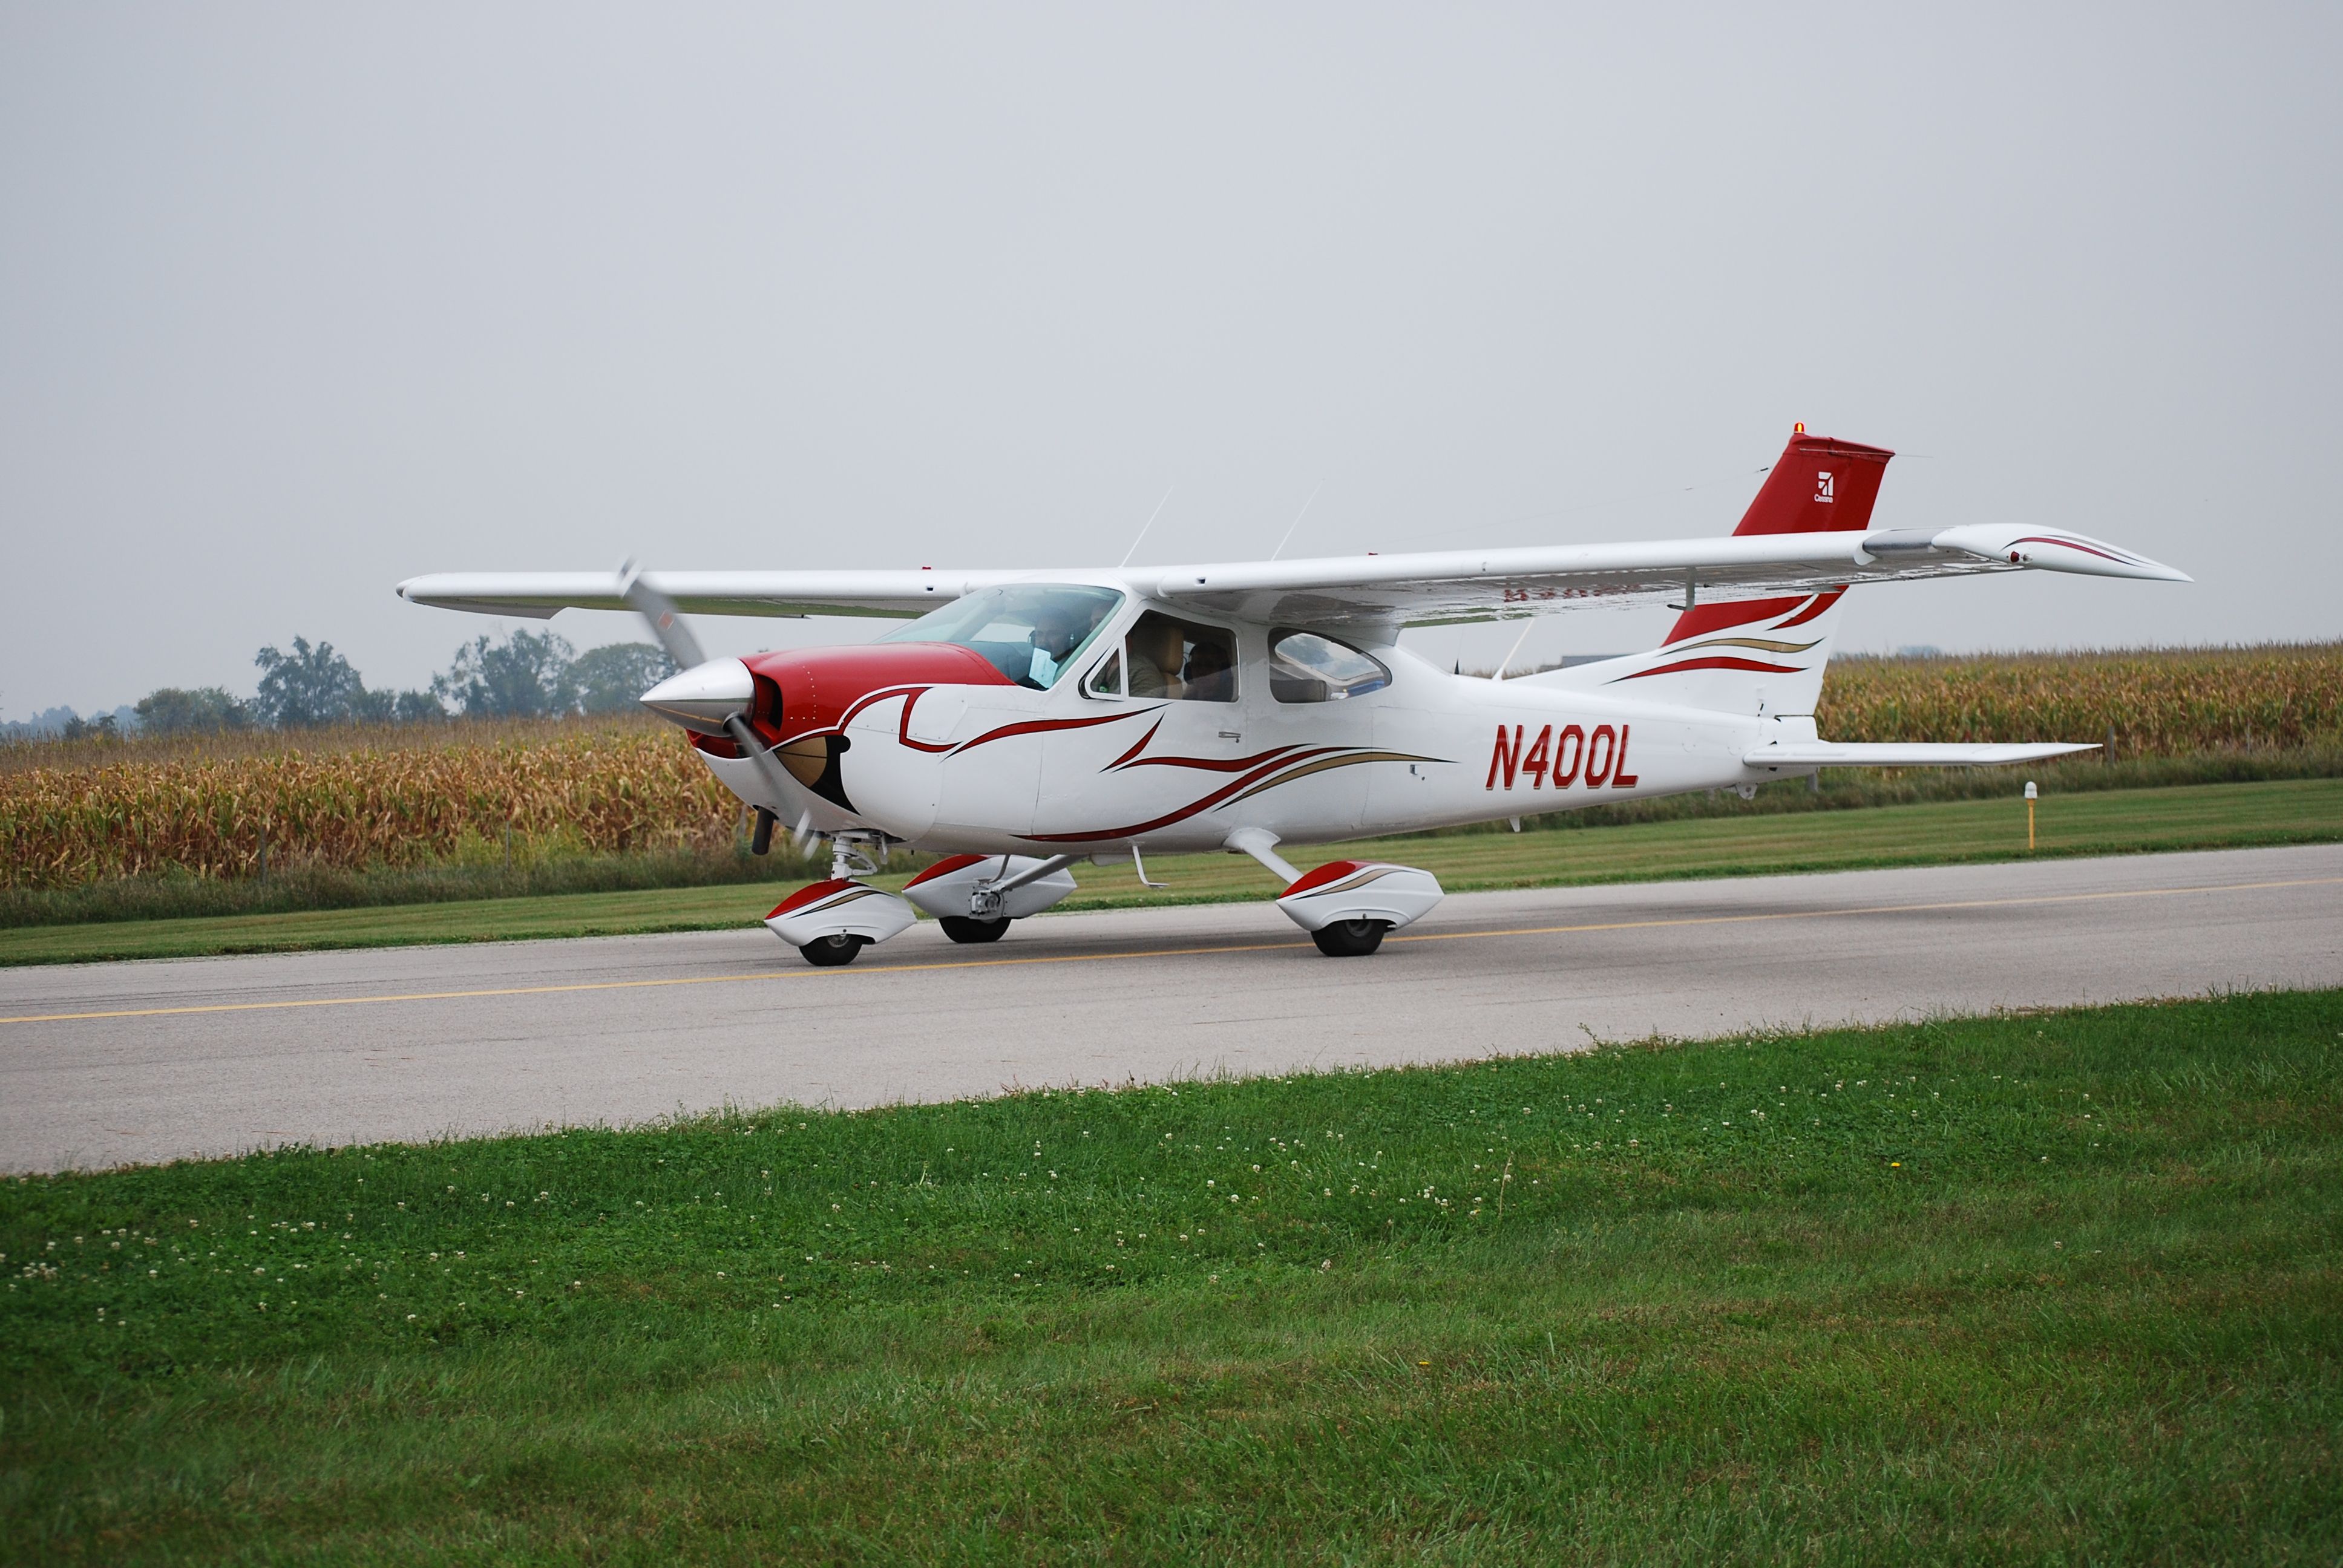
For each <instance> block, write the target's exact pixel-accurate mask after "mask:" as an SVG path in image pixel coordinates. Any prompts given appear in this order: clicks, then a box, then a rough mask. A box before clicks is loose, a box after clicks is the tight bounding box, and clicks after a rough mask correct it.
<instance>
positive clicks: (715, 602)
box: [398, 568, 1033, 620]
mask: <svg viewBox="0 0 2343 1568" xmlns="http://www.w3.org/2000/svg"><path fill="white" fill-rule="evenodd" d="M644 575H645V578H646V580H648V581H650V582H651V583H653V584H654V585H655V586H656V587H657V588H658V589H659V592H660V593H662V594H664V595H666V596H667V597H668V598H670V599H672V600H674V601H675V608H678V609H681V610H689V611H691V612H692V613H694V614H699V615H762V616H808V615H870V616H893V617H898V618H900V617H906V616H917V615H925V614H927V613H928V611H930V610H931V609H933V608H936V606H938V605H940V604H948V603H950V601H951V600H953V599H956V598H960V595H962V594H964V593H967V592H968V591H970V589H972V588H982V587H984V586H985V585H986V584H988V583H994V582H1007V581H1011V580H1014V579H1017V578H1031V576H1032V575H1033V574H1032V573H1031V572H1003V571H952V572H940V571H935V570H932V569H930V568H920V570H918V571H869V572H852V571H822V572H657V573H646V574H644ZM398 597H399V598H403V599H406V600H407V601H408V602H409V603H412V604H427V605H436V606H437V607H438V608H441V609H468V610H477V611H478V612H479V613H481V614H483V615H516V616H529V617H533V618H537V619H538V620H543V619H545V618H548V617H550V616H553V615H556V614H558V613H559V612H560V611H562V610H565V609H629V608H633V607H632V606H631V605H629V604H628V601H627V598H626V597H625V594H624V593H623V591H622V590H621V588H620V578H619V574H618V573H617V572H435V573H433V574H431V575H430V576H428V577H419V578H407V580H406V581H405V582H403V583H401V584H399V585H398Z"/></svg>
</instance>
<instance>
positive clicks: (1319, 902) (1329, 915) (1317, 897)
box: [1227, 828, 1443, 959]
mask: <svg viewBox="0 0 2343 1568" xmlns="http://www.w3.org/2000/svg"><path fill="white" fill-rule="evenodd" d="M1227 844H1228V847H1229V848H1230V849H1234V850H1236V851H1237V852H1238V853H1239V854H1243V855H1251V856H1252V858H1253V859H1256V860H1259V861H1260V862H1261V863H1262V866H1263V867H1265V868H1266V869H1268V870H1269V871H1270V873H1271V874H1272V875H1273V876H1276V877H1278V878H1279V879H1282V881H1284V883H1285V884H1286V887H1285V891H1284V892H1282V893H1281V894H1279V895H1278V899H1277V907H1278V908H1279V909H1281V910H1284V911H1285V913H1286V917H1287V918H1288V919H1289V920H1292V922H1293V923H1294V924H1295V925H1297V926H1300V927H1301V928H1302V930H1305V931H1308V932H1309V933H1310V940H1312V942H1314V943H1316V944H1317V947H1318V950H1319V951H1320V952H1322V953H1324V954H1325V955H1326V956H1327V957H1328V958H1330V959H1363V958H1364V957H1366V956H1367V955H1368V954H1369V953H1371V952H1373V951H1374V950H1376V949H1377V948H1379V947H1381V946H1383V938H1384V937H1385V936H1386V935H1388V934H1389V933H1391V932H1393V931H1394V930H1398V929H1399V928H1400V927H1402V926H1405V925H1412V924H1413V923H1414V922H1415V921H1416V920H1419V919H1421V918H1422V917H1423V915H1424V914H1426V913H1427V912H1429V911H1430V910H1431V909H1432V907H1433V905H1434V904H1436V903H1438V902H1440V900H1441V898H1442V896H1443V895H1442V893H1441V890H1440V879H1438V878H1437V877H1434V876H1433V874H1432V873H1431V872H1429V871H1423V870H1418V869H1416V868H1415V867H1413V866H1394V865H1391V864H1389V863H1388V862H1386V861H1383V860H1329V861H1328V862H1327V863H1326V864H1324V865H1322V866H1321V867H1319V868H1318V869H1316V870H1314V871H1310V872H1306V873H1305V872H1302V871H1298V870H1296V869H1294V868H1293V867H1292V865H1290V864H1289V863H1287V861H1285V860H1284V859H1282V858H1281V857H1280V856H1279V855H1278V853H1277V839H1276V836H1275V835H1274V834H1272V833H1270V832H1269V831H1267V830H1266V829H1260V828H1241V829H1238V830H1237V831H1235V832H1233V833H1232V834H1230V835H1229V837H1228V839H1227Z"/></svg>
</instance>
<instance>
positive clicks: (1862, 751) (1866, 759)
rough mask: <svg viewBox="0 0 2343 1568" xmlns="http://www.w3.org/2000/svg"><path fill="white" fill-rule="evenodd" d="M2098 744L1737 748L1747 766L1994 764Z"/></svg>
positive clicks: (1828, 743) (1803, 743) (1819, 743)
mask: <svg viewBox="0 0 2343 1568" xmlns="http://www.w3.org/2000/svg"><path fill="white" fill-rule="evenodd" d="M2097 749H2098V748H2097V746H2088V745H2086V746H2062V745H2055V744H2043V745H2034V746H1956V745H1947V746H1931V745H1925V744H1920V743H1913V744H1908V745H1907V744H1904V743H1902V742H1896V741H1888V742H1884V743H1881V744H1877V745H1862V744H1852V743H1850V744H1842V743H1840V742H1838V741H1833V740H1791V741H1784V742H1778V743H1776V744H1775V745H1772V746H1753V747H1751V748H1750V749H1748V750H1746V751H1745V752H1743V753H1742V754H1741V760H1742V761H1743V762H1745V763H1746V764H1748V765H1749V766H1750V767H1752V768H1994V767H1998V766H2000V765H2001V764H2003V763H2007V762H2039V761H2041V760H2042V759H2045V758H2048V757H2064V756H2066V755H2067V754H2069V753H2070V752H2076V751H2097Z"/></svg>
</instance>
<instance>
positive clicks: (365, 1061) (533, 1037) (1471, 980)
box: [0, 845, 2343, 1171]
mask: <svg viewBox="0 0 2343 1568" xmlns="http://www.w3.org/2000/svg"><path fill="white" fill-rule="evenodd" d="M1090 874H1091V875H1093V876H1096V875H1105V874H1107V873H1105V872H1103V871H1093V872H1091V873H1090ZM2336 985H2343V846H2338V845H2326V846H2317V847H2309V848H2301V849H2247V850H2231V851H2225V852H2220V853H2212V854H2183V855H2143V856H2135V857H2128V858H2122V859H2090V860H2050V861H2038V862H2033V863H2015V864H2006V865H1993V866H1967V867H1946V868H1936V869H1916V870H1887V871H1855V872H1843V873H1836V874H1832V875H1825V876H1806V877H1771V878H1750V879H1732V880H1719V881H1705V882H1669V883H1651V884H1640V885H1636V886H1630V887H1611V888H1569V889H1555V890H1539V891H1532V892H1512V893H1475V894H1463V895H1459V896H1456V897H1453V898H1451V899H1450V900H1447V901H1446V902H1445V903H1444V904H1443V905H1442V906H1441V907H1440V908H1439V909H1438V910H1435V911H1433V914H1432V915H1431V916H1430V917H1428V918H1427V919H1426V920H1423V921H1422V922H1420V923H1419V924H1418V925H1416V926H1415V927H1413V928H1411V929H1410V930H1406V931H1403V932H1400V933H1398V934H1397V935H1396V936H1394V937H1393V939H1392V940H1389V941H1387V942H1386V943H1385V944H1384V946H1383V951H1382V952H1380V953H1378V954H1376V955H1375V956H1374V957H1373V958H1368V959H1343V960H1332V959H1326V958H1322V957H1321V956H1320V955H1319V953H1318V952H1317V950H1315V949H1314V948H1312V946H1311V945H1310V943H1309V941H1308V940H1307V939H1306V938H1304V937H1303V936H1302V934H1301V933H1300V932H1298V931H1296V930H1294V929H1293V927H1292V925H1291V924H1289V923H1288V922H1287V921H1286V920H1285V919H1284V917H1282V915H1280V914H1279V913H1278V912H1277V911H1276V910H1275V909H1274V908H1273V907H1271V906H1269V905H1268V904H1266V903H1262V904H1257V905H1226V904H1222V905H1213V906H1209V907H1192V908H1180V909H1163V910H1122V911H1115V912H1111V913H1091V914H1064V915H1048V916H1042V917H1040V918H1038V919H1035V920H1029V921H1024V922H1021V923H1020V925H1019V926H1018V927H1017V928H1016V929H1015V930H1012V931H1011V934H1010V935H1009V936H1008V937H1007V938H1006V939H1005V940H1002V941H1001V943H999V944H998V945H997V946H992V947H982V948H961V947H954V946H952V945H951V944H950V943H949V942H947V941H946V940H944V938H943V936H942V934H941V932H940V930H938V929H937V928H936V926H935V925H934V924H933V923H932V922H927V921H923V922H921V924H920V926H919V927H918V928H917V929H915V930H912V931H910V932H907V933H905V935H903V936H902V937H900V938H898V939H897V940H895V941H893V942H891V943H890V944H888V945H887V946H885V947H883V948H878V949H873V950H870V951H868V952H866V953H865V954H864V955H863V957H862V958H861V960H860V961H858V962H857V963H855V964H853V965H851V966H850V967H847V968H843V969H835V970H817V969H814V968H812V967H811V966H809V965H808V964H806V963H805V962H804V961H803V960H800V959H799V958H798V956H797V955H796V954H795V953H794V952H792V951H790V950H789V949H787V948H786V947H784V946H783V945H782V944H781V943H779V941H777V940H774V939H773V938H772V937H771V936H769V935H768V934H767V933H766V932H765V931H764V930H761V929H752V930H741V931H725V932H713V933H699V934H687V935H677V936H646V937H612V938H601V939H591V940H575V941H549V942H498V943H483V944H477V945H471V946H462V947H427V948H397V949H368V950H356V951H348V952H326V953H298V954H284V955H273V956H265V957H253V958H223V959H196V960H164V961H149V962H141V963H118V964H85V965H72V966H60V967H55V968H35V969H16V970H0V1171H50V1170H57V1169H62V1168H66V1167H96V1166H111V1165H120V1164H126V1163H133V1162H140V1161H160V1160H169V1159H174V1158H178V1157H182V1156H191V1155H198V1154H227V1153H235V1152H237V1151H242V1150H246V1149H250V1148H254V1147H256V1146H262V1145H270V1144H283V1143H295V1142H307V1143H320V1144H326V1143H350V1142H369V1141H384V1140H422V1139H429V1138H435V1137H441V1136H447V1135H461V1134H470V1133H480V1132H490V1131H507V1130H515V1129H528V1128H539V1127H544V1126H546V1125H548V1124H566V1125H570V1124H578V1123H598V1122H610V1123H621V1122H633V1121H644V1120H647V1119H650V1118H655V1117H659V1116H662V1115H667V1114H671V1113H676V1112H693V1111H706V1110H709V1109H712V1108H715V1107H719V1106H721V1105H725V1104H728V1103H729V1104H732V1105H738V1106H762V1105H769V1104H772V1103H774V1102H777V1101H794V1102H797V1103H800V1104H816V1105H829V1106H839V1107H859V1106H869V1105H876V1104H882V1103H886V1102H890V1101H933V1100H946V1099H955V1098H960V1097H963V1096H968V1095H977V1094H986V1093H991V1092H996V1091H1001V1090H1003V1089H1007V1088H1011V1087H1015V1086H1021V1085H1022V1086H1039V1085H1045V1084H1049V1085H1055V1084H1065V1083H1085V1084H1098V1083H1122V1082H1127V1081H1132V1080H1140V1081H1158V1080H1163V1079H1172V1078H1180V1077H1198V1076H1209V1075H1212V1074H1217V1073H1222V1072H1228V1073H1262V1072H1281V1071H1288V1070H1305V1069H1312V1068H1331V1067H1339V1066H1350V1065H1388V1064H1396V1063H1403V1062H1431V1061H1442V1060H1458V1059H1466V1058H1473V1057H1480V1056H1487V1055H1493V1054H1511V1053H1518V1052H1531V1051H1553V1050H1573V1049H1576V1048H1580V1047H1584V1046H1585V1045H1587V1044H1589V1043H1590V1042H1593V1041H1597V1040H1625V1039H1636V1038H1642V1037H1645V1036H1650V1035H1665V1036H1673V1037H1679V1038H1690V1037H1702V1036H1714V1035H1720V1034H1725V1033H1731V1032H1737V1031H1744V1030H1757V1029H1767V1028H1780V1027H1803V1026H1807V1025H1825V1024H1835V1023H1845V1022H1874V1021H1885V1020H1896V1019H1910V1018H1915V1017H1923V1016H1928V1015H1932V1014H1942V1013H1975V1012H1983V1011H1986V1010H1992V1009H1996V1008H2036V1007H2048V1006H2060V1005H2067V1004H2074V1003H2084V1002H2107V1001H2118V1000H2137V999H2142V998H2160V997H2177V996H2190V995H2201V994H2204V993H2206V992H2207V991H2212V990H2221V989H2224V988H2236V989H2254V988H2264V987H2275V986H2336Z"/></svg>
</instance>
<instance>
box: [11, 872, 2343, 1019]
mask: <svg viewBox="0 0 2343 1568" xmlns="http://www.w3.org/2000/svg"><path fill="white" fill-rule="evenodd" d="M2338 883H2343V877H2299V878H2295V879H2289V880H2286V881H2275V882H2216V883H2210V884H2207V886H2204V887H2200V888H2127V889H2122V890H2117V891H2112V892H2104V893H2047V894H2042V895H2039V896H2036V897H2029V898H2007V899H1958V900H1944V901H1940V902H1936V903H1926V904H1872V905H1865V906H1862V907H1858V908H1854V909H1844V910H1765V911H1762V912H1759V913H1754V914H1744V915H1678V916H1671V917H1668V918H1666V919H1662V920H1602V921H1594V922H1590V923H1584V924H1578V925H1568V926H1521V927H1516V928H1513V929H1510V930H1463V931H1419V932H1416V933H1413V934H1412V935H1407V936H1395V937H1392V938H1390V939H1389V940H1392V941H1393V942H1455V941H1468V940H1485V939H1489V938H1496V937H1552V936H1572V935H1578V934H1582V933H1587V932H1594V931H1641V930H1658V929H1662V928H1666V927H1675V926H1737V925H1754V924H1756V923H1758V922H1760V921H1765V920H1846V919H1851V918H1854V917H1855V916H1859V915H1911V914H1934V913H1941V912H1944V911H1946V910H1998V909H2018V908H2025V907H2028V906H2037V905H2044V904H2085V903H2103V902H2107V901H2110V900H2117V899H2166V898H2179V897H2184V896H2186V895H2188V894H2192V893H2250V892H2263V891H2269V890H2277V889H2281V888H2323V887H2331V886H2334V885H2336V884H2338ZM1307 945H1308V944H1307V943H1303V942H1295V941H1277V942H1219V943H1214V944H1212V945H1211V946H1208V947H1188V948H1145V949H1137V950H1132V951H1130V952H1111V953H1036V954H1033V955H1031V956H1030V957H1025V958H984V959H940V960H930V961H929V962H926V963H898V964H878V965H873V966H870V967H867V968H864V969H861V970H854V971H847V970H820V969H814V968H811V967H809V968H806V969H801V970H758V971H756V972H754V973H750V974H738V975H677V976H672V977H669V978H667V979H663V980H578V981H572V982H569V983H566V984H562V985H530V986H498V987H493V988H488V989H483V990H422V991H400V992H395V993H391V994H387V995H382V996H336V997H306V998H300V999H297V1000H285V1001H227V1002H208V1003H196V1004H190V1005H183V1006H178V1007H142V1008H122V1009H118V1010H113V1011H107V1012H42V1013H25V1014H23V1015H21V1016H18V1017H15V1018H0V1024H5V1023H72V1022H80V1021H89V1020H102V1019H115V1018H176V1017H180V1016H184V1015H188V1014H196V1013H218V1012H275V1011H281V1010H286V1009H289V1008H310V1007H365V1006H369V1005H374V1004H377V1003H383V1002H402V1001H464V1000H472V999H475V998H487V997H500V996H561V995H568V994H570V993H573V992H584V991H598V990H650V989H653V988H656V987H660V986H698V985H742V984H747V983H749V982H752V981H757V980H817V979H820V978H822V977H824V976H838V977H841V978H842V977H844V976H845V975H847V974H849V973H861V974H870V975H895V974H920V973H926V972H930V971H933V970H979V969H1010V968H1015V967H1017V966H1020V965H1028V964H1081V963H1106V962H1114V961H1121V960H1133V959H1179V958H1201V957H1209V956H1211V955H1213V954H1218V953H1261V952H1274V951H1278V950H1285V949H1292V948H1299V947H1304V946H1307Z"/></svg>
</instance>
